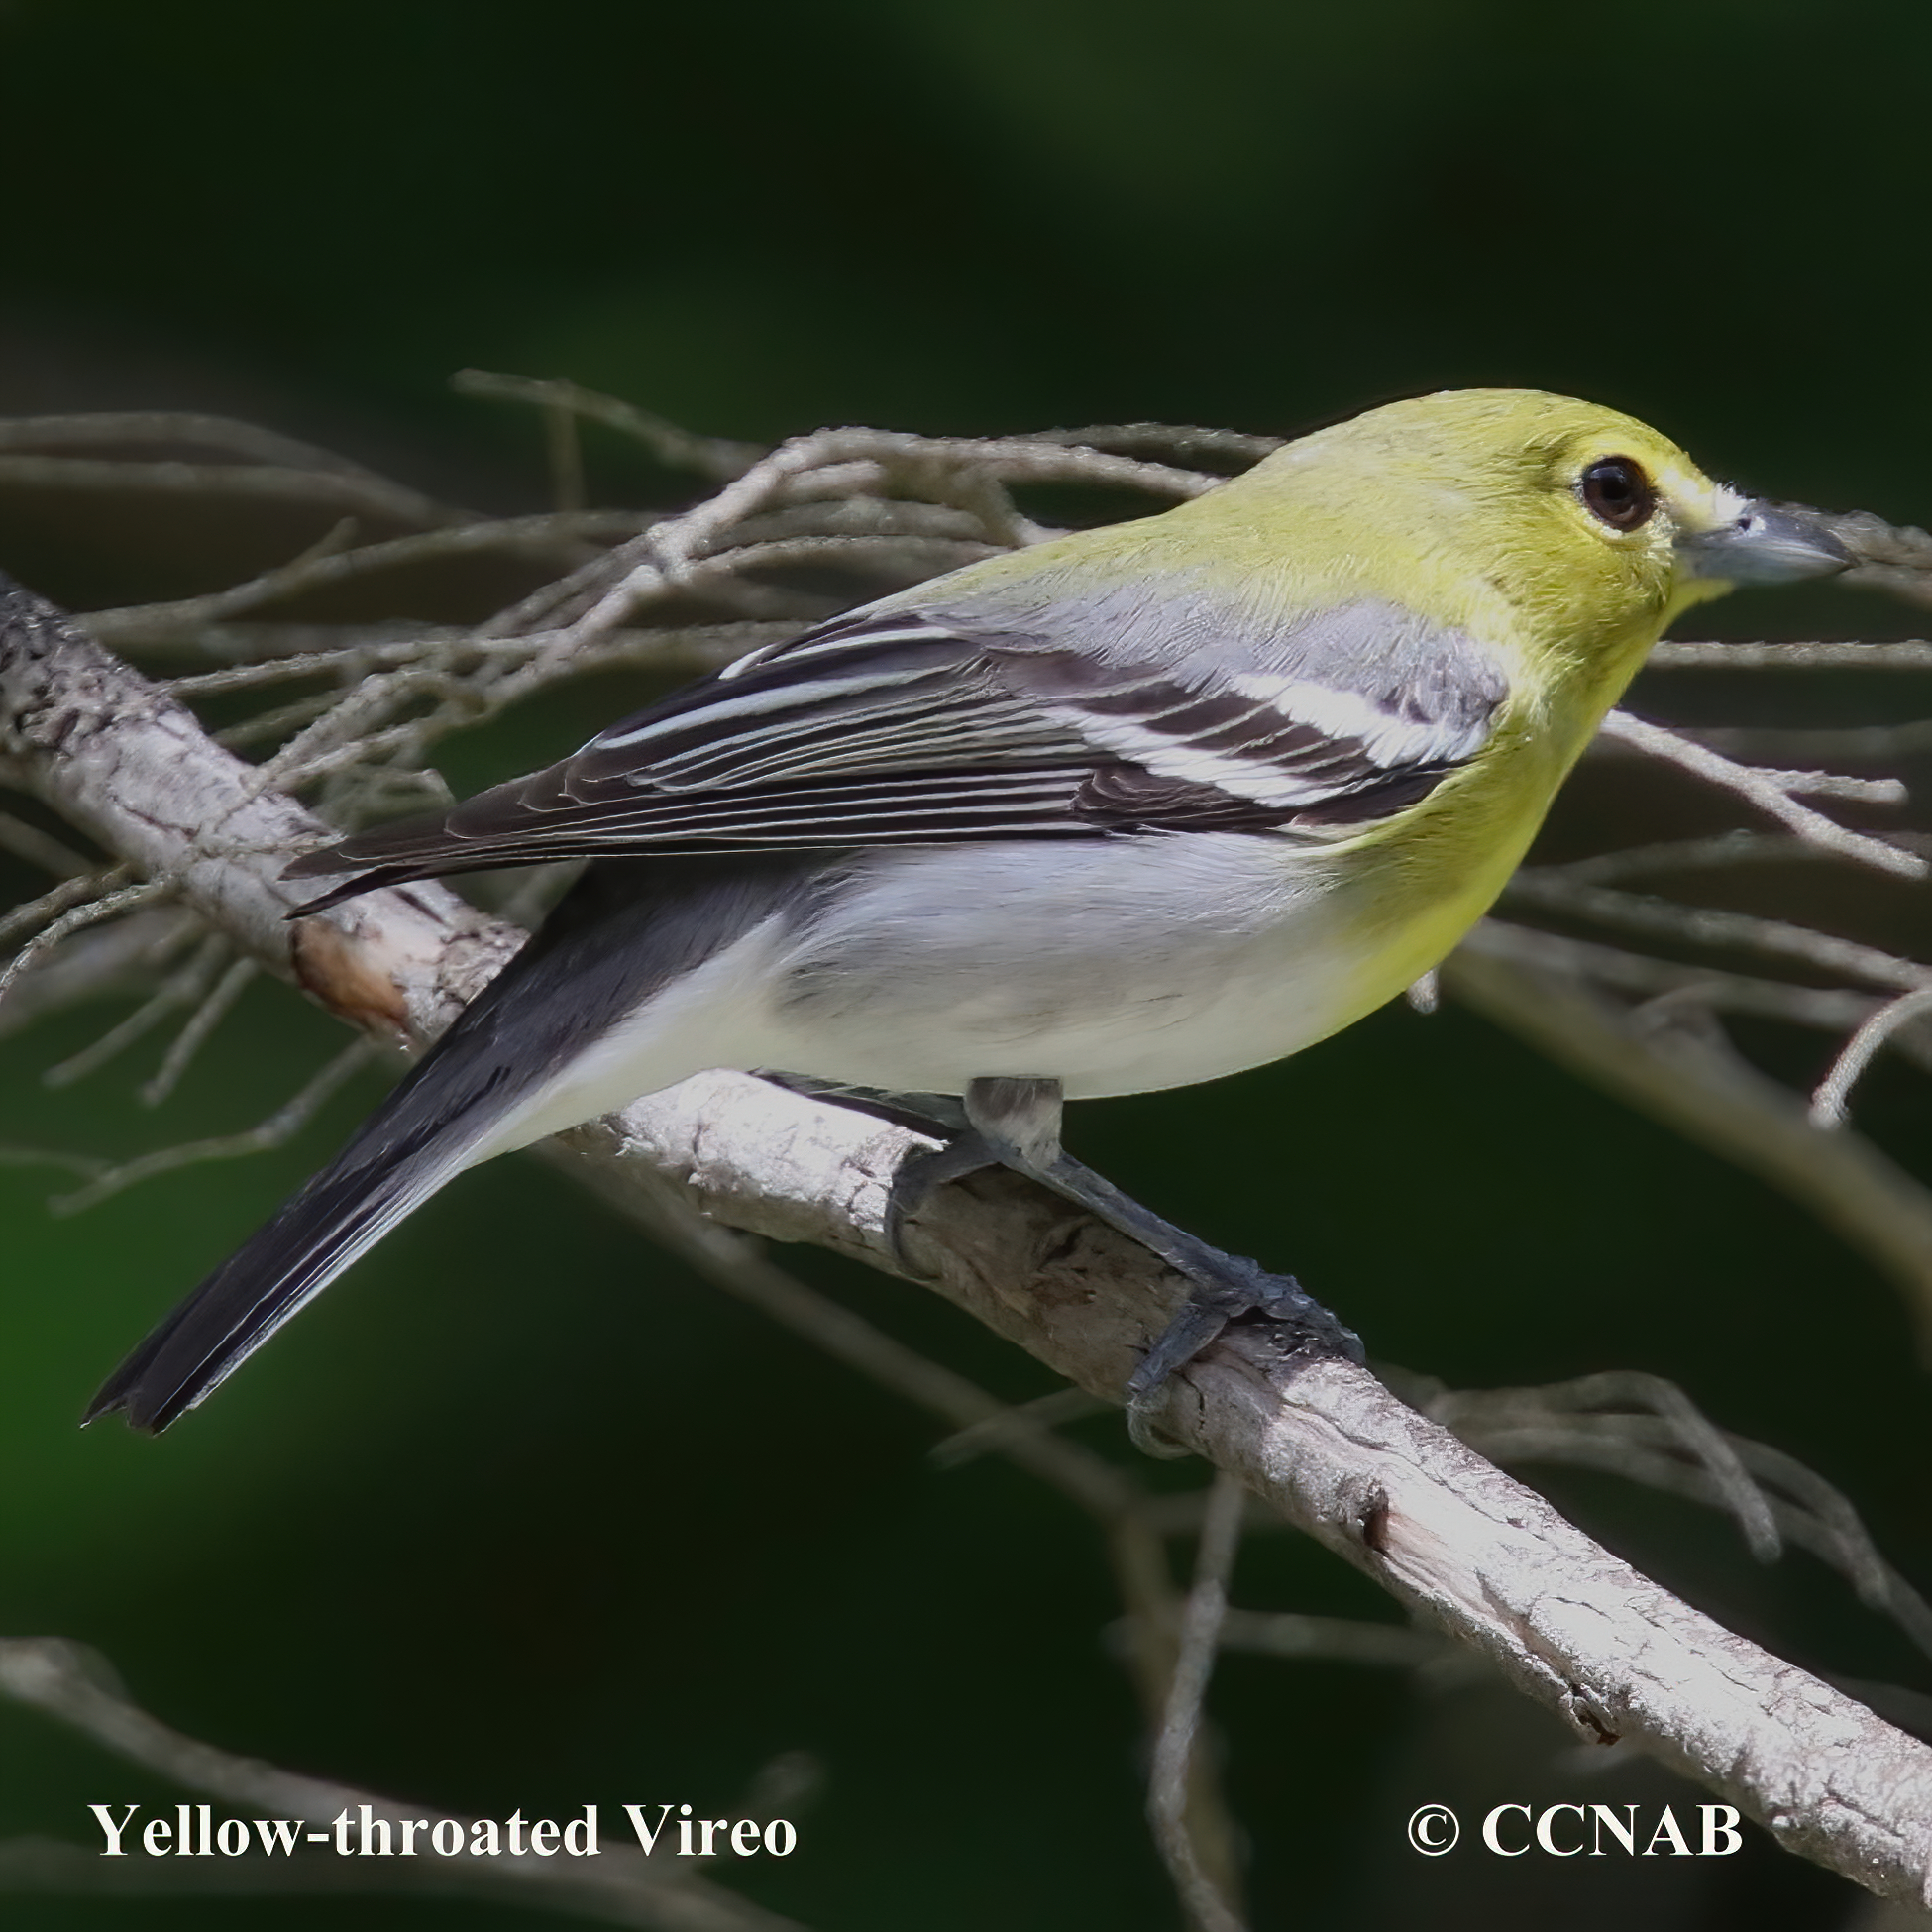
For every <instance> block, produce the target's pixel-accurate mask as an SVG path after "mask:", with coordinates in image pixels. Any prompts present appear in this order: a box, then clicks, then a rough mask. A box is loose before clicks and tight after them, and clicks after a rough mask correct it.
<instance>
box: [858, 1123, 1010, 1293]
mask: <svg viewBox="0 0 1932 1932" xmlns="http://www.w3.org/2000/svg"><path fill="white" fill-rule="evenodd" d="M1004 1165H1005V1162H1003V1161H1002V1160H1001V1158H1000V1155H999V1153H998V1152H997V1151H996V1150H995V1149H994V1147H993V1146H992V1144H991V1143H990V1142H989V1141H988V1140H987V1139H986V1138H985V1136H984V1135H982V1134H980V1133H978V1132H976V1131H975V1130H974V1129H973V1128H971V1127H968V1128H966V1129H965V1130H964V1131H962V1132H958V1133H955V1134H954V1135H953V1136H952V1138H951V1139H950V1140H948V1141H947V1142H946V1144H945V1145H944V1146H943V1147H936V1148H934V1149H933V1151H932V1152H931V1153H929V1154H914V1155H913V1156H912V1159H910V1160H904V1161H901V1162H900V1165H899V1172H898V1173H896V1174H895V1175H894V1176H893V1185H892V1193H891V1195H890V1197H889V1198H888V1200H887V1202H886V1238H887V1239H888V1240H889V1241H890V1242H891V1243H892V1251H893V1258H894V1260H896V1261H898V1262H899V1263H900V1265H901V1266H902V1267H904V1268H905V1269H906V1270H907V1272H908V1273H909V1274H911V1273H914V1272H915V1270H914V1269H913V1268H912V1263H911V1262H910V1261H908V1260H907V1258H906V1246H905V1234H906V1224H907V1223H908V1222H909V1221H911V1220H912V1217H913V1216H914V1215H915V1214H917V1213H918V1211H919V1210H920V1209H921V1208H922V1207H924V1206H925V1204H926V1202H927V1201H928V1200H930V1199H931V1197H932V1195H933V1193H934V1191H935V1190H937V1189H939V1188H942V1187H944V1186H945V1184H946V1183H947V1182H948V1181H963V1180H964V1179H965V1178H966V1176H967V1175H968V1174H977V1173H978V1172H979V1171H980V1170H981V1169H982V1168H983V1167H1000V1166H1004Z"/></svg>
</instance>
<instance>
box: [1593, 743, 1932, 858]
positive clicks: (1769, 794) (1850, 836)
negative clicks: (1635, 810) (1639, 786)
mask: <svg viewBox="0 0 1932 1932" xmlns="http://www.w3.org/2000/svg"><path fill="white" fill-rule="evenodd" d="M1603 729H1604V732H1605V734H1606V735H1607V736H1609V737H1612V738H1619V739H1621V740H1622V741H1623V742H1624V743H1625V744H1630V745H1635V746H1636V747H1637V748H1638V749H1639V750H1640V751H1647V752H1649V753H1650V754H1651V756H1652V757H1654V758H1663V759H1666V760H1668V761H1669V762H1670V763H1671V764H1673V765H1680V766H1682V767H1683V769H1684V770H1685V771H1687V772H1695V773H1696V774H1697V776H1698V777H1699V778H1706V779H1709V780H1710V781H1711V783H1712V784H1714V785H1721V786H1723V787H1724V788H1725V790H1726V791H1729V792H1735V793H1736V794H1737V795H1738V797H1739V798H1741V799H1746V800H1748V801H1749V802H1750V803H1751V804H1752V805H1755V806H1757V808H1758V809H1759V810H1760V811H1763V812H1765V813H1766V814H1767V815H1768V816H1770V817H1772V818H1776V819H1779V820H1781V821H1782V822H1783V823H1784V824H1786V825H1789V826H1790V828H1791V829H1792V830H1793V831H1794V832H1796V833H1797V834H1798V836H1799V837H1800V838H1806V839H1809V840H1810V841H1811V842H1812V843H1813V844H1814V845H1821V846H1824V847H1826V848H1827V849H1828V850H1831V851H1834V852H1838V853H1841V854H1842V855H1843V856H1844V857H1846V858H1848V859H1856V860H1858V861H1859V862H1860V863H1862V864H1865V865H1870V866H1876V867H1878V870H1879V871H1881V872H1895V873H1897V874H1898V876H1899V877H1900V878H1903V879H1922V878H1924V877H1925V875H1926V871H1927V866H1926V862H1925V860H1923V859H1922V858H1920V857H1919V856H1918V855H1917V854H1916V853H1915V852H1904V851H1900V850H1899V848H1898V847H1897V846H1895V845H1888V844H1886V843H1885V841H1884V840H1883V839H1880V838H1873V837H1871V836H1869V835H1868V834H1867V833H1865V832H1854V831H1849V830H1847V829H1846V827H1845V826H1843V825H1841V824H1838V823H1837V822H1836V821H1835V820H1833V819H1830V818H1827V817H1826V816H1825V815H1824V813H1823V812H1820V811H1813V810H1812V809H1811V808H1810V806H1809V805H1799V804H1798V802H1797V800H1796V799H1794V798H1793V797H1792V796H1791V794H1792V792H1793V791H1794V790H1809V791H1817V790H1820V789H1829V788H1828V786H1824V785H1821V783H1819V782H1818V781H1823V780H1829V779H1830V775H1829V774H1817V773H1802V774H1796V775H1794V774H1791V773H1788V772H1767V771H1763V770H1760V769H1758V768H1756V767H1754V766H1750V765H1740V764H1738V763H1737V761H1736V760H1735V759H1730V758H1726V757H1725V756H1724V755H1723V754H1722V753H1721V752H1716V751H1712V750H1711V749H1710V748H1709V747H1708V746H1706V745H1700V744H1696V743H1693V742H1692V740H1690V739H1689V738H1686V737H1684V736H1682V735H1681V734H1680V733H1678V732H1675V731H1669V730H1666V729H1665V728H1664V726H1663V725H1661V724H1649V723H1646V722H1645V721H1644V719H1642V718H1638V717H1632V716H1631V714H1630V713H1629V712H1628V711H1612V712H1611V713H1610V715H1609V716H1608V717H1606V718H1605V719H1604V720H1603ZM1794 776H1795V777H1796V778H1797V779H1798V780H1799V781H1800V783H1798V784H1796V785H1794V784H1793V783H1792V779H1793V777H1794ZM1806 780H1809V781H1813V782H1812V783H1808V784H1807V783H1804V782H1803V781H1806ZM1832 782H1834V783H1835V781H1832ZM1848 796H1850V795H1848Z"/></svg>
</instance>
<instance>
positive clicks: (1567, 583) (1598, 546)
mask: <svg viewBox="0 0 1932 1932" xmlns="http://www.w3.org/2000/svg"><path fill="white" fill-rule="evenodd" d="M1251 475H1252V476H1253V478H1254V481H1255V482H1256V483H1257V484H1260V485H1261V486H1262V489H1263V491H1265V492H1267V493H1269V494H1274V493H1276V492H1279V498H1280V500H1281V501H1282V504H1283V507H1284V508H1285V507H1287V505H1288V504H1289V503H1290V502H1292V503H1293V505H1294V508H1293V511H1292V514H1293V516H1294V520H1295V521H1296V522H1297V523H1300V524H1302V525H1303V526H1304V531H1305V534H1306V535H1307V536H1313V535H1315V534H1316V532H1315V531H1314V530H1313V529H1310V528H1308V525H1309V524H1310V523H1313V524H1315V525H1318V526H1324V527H1322V528H1321V532H1320V535H1321V541H1320V542H1319V543H1318V544H1317V545H1316V546H1315V548H1316V549H1317V551H1318V553H1326V554H1327V555H1329V556H1330V557H1335V556H1337V555H1338V554H1345V555H1346V558H1347V565H1346V573H1347V575H1349V576H1350V577H1352V578H1353V579H1354V580H1355V581H1356V582H1357V583H1359V584H1361V585H1362V587H1363V588H1364V589H1368V588H1371V587H1372V588H1373V589H1375V590H1379V591H1381V592H1382V593H1383V594H1385V595H1388V596H1390V597H1391V598H1392V599H1394V600H1396V601H1399V602H1406V603H1409V604H1412V605H1414V604H1417V603H1420V604H1421V605H1422V606H1423V607H1425V608H1427V609H1428V610H1429V611H1430V612H1431V614H1433V615H1436V616H1439V617H1451V618H1452V620H1453V621H1456V622H1458V623H1460V624H1462V625H1464V626H1465V627H1466V628H1468V629H1470V630H1471V631H1472V632H1474V633H1475V634H1476V635H1478V636H1485V637H1488V638H1491V639H1494V640H1496V641H1497V642H1499V643H1500V642H1502V641H1503V640H1505V639H1509V640H1512V641H1514V642H1515V643H1516V644H1517V645H1518V647H1519V648H1521V649H1523V650H1525V651H1528V652H1531V653H1533V654H1535V655H1536V656H1537V657H1538V658H1539V659H1541V660H1542V663H1541V665H1540V667H1539V668H1540V669H1541V670H1542V671H1543V672H1544V673H1545V675H1546V676H1547V675H1548V674H1549V673H1550V672H1551V671H1552V670H1556V669H1557V664H1556V663H1554V662H1553V660H1559V661H1561V668H1562V669H1563V670H1565V671H1567V672H1569V673H1570V674H1571V675H1572V676H1577V675H1580V678H1581V681H1582V682H1585V683H1591V684H1593V683H1595V682H1597V679H1598V677H1599V676H1601V677H1602V678H1603V679H1604V680H1605V681H1606V682H1608V683H1613V684H1615V685H1616V686H1618V687H1619V688H1620V687H1621V684H1622V682H1623V681H1624V680H1625V679H1627V678H1628V677H1629V676H1630V674H1631V672H1632V671H1634V670H1635V668H1636V665H1637V663H1638V662H1639V661H1640V660H1641V658H1642V656H1643V653H1644V652H1645V651H1647V650H1648V649H1649V648H1650V646H1651V645H1652V644H1653V643H1655V642H1656V640H1657V637H1658V635H1659V633H1660V632H1661V631H1662V630H1663V629H1664V626H1665V625H1666V624H1667V623H1668V622H1669V621H1670V619H1671V618H1672V617H1674V616H1675V615H1676V614H1677V613H1678V612H1679V611H1681V610H1683V609H1685V608H1686V607H1687V606H1689V605H1690V604H1693V603H1697V602H1701V601H1703V600H1704V599H1705V598H1707V597H1713V596H1720V595H1722V594H1723V593H1724V592H1725V591H1726V590H1731V589H1732V588H1734V587H1735V586H1737V585H1741V584H1763V583H1776V582H1782V581H1787V580H1791V579H1796V578H1801V577H1812V576H1821V575H1824V574H1826V573H1828V572H1830V571H1834V570H1840V569H1843V568H1844V566H1845V565H1846V563H1847V562H1848V561H1849V559H1848V558H1847V556H1846V553H1845V552H1844V551H1843V550H1842V549H1841V548H1839V547H1838V545H1837V544H1836V542H1835V541H1834V540H1833V538H1832V537H1831V535H1830V533H1829V531H1828V530H1827V528H1826V527H1825V523H1824V520H1823V518H1822V517H1820V516H1818V515H1817V513H1815V512H1805V511H1801V510H1797V509H1795V508H1791V507H1789V506H1784V507H1779V508H1772V507H1771V506H1770V505H1767V504H1764V503H1760V502H1757V501H1754V500H1753V499H1751V498H1749V497H1746V496H1743V495H1741V494H1740V493H1739V492H1738V491H1736V490H1734V489H1731V488H1729V487H1728V486H1726V485H1725V484H1723V483H1713V482H1712V481H1711V480H1710V478H1708V477H1707V476H1705V475H1704V473H1703V472H1702V471H1701V470H1699V469H1698V468H1697V466H1696V465H1695V464H1694V463H1692V462H1691V460H1690V459H1689V457H1687V456H1686V455H1685V454H1684V453H1683V451H1682V450H1680V449H1678V448H1677V446H1676V445H1675V444H1674V443H1672V442H1670V441H1669V440H1668V439H1667V438H1665V437H1664V436H1661V435H1659V434H1658V432H1657V431H1656V430H1654V429H1651V428H1649V427H1647V426H1646V425H1645V424H1643V423H1640V422H1638V421H1636V420H1635V419H1634V418H1632V417H1629V416H1625V415H1621V414H1619V413H1618V412H1617V411H1616V410H1614V409H1604V408H1600V407H1598V406H1597V405H1596V404H1594V403H1589V402H1579V401H1577V400H1575V399H1574V398H1572V397H1569V396H1558V395H1548V394H1545V393H1543V392H1541V391H1539V390H1534V389H1454V390H1446V391H1444V392H1442V393H1440V394H1437V395H1426V396H1416V397H1412V398H1410V399H1409V400H1407V401H1403V402H1394V403H1389V404H1387V405H1386V406H1384V407H1382V408H1379V409H1372V410H1370V411H1368V412H1367V413H1366V414H1365V415H1360V416H1356V417H1354V418H1352V419H1351V420H1350V421H1347V422H1344V423H1339V424H1337V425H1336V426H1335V427H1333V428H1331V429H1325V430H1321V431H1319V432H1317V433H1316V434H1314V435H1312V436H1307V437H1304V438H1302V439H1301V440H1300V441H1298V442H1295V443H1291V444H1289V445H1288V446H1287V447H1286V448H1285V449H1282V450H1279V451H1277V452H1276V453H1275V454H1274V455H1273V456H1271V457H1269V458H1268V459H1267V461H1266V462H1265V463H1263V464H1262V465H1260V466H1259V467H1258V468H1257V469H1256V470H1255V471H1254V472H1252V473H1251ZM1365 538H1366V540H1364V539H1365Z"/></svg>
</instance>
